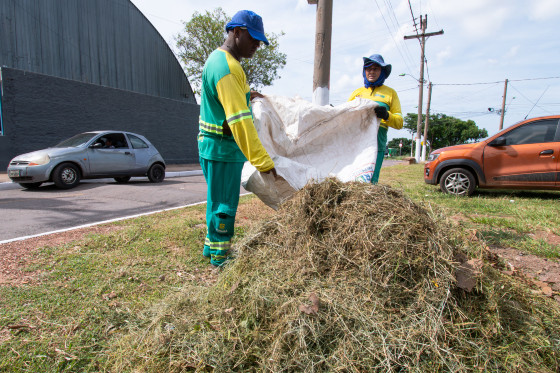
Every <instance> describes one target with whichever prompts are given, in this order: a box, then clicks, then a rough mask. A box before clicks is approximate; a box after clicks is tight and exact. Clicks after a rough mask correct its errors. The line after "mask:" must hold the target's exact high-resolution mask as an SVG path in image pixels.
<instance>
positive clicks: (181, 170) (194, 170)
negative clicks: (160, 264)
mask: <svg viewBox="0 0 560 373" xmlns="http://www.w3.org/2000/svg"><path fill="white" fill-rule="evenodd" d="M190 175H202V169H201V168H200V164H198V163H192V164H168V165H166V168H165V177H180V176H190ZM10 182H12V181H11V180H10V178H9V177H8V174H7V172H6V170H2V171H0V183H10Z"/></svg>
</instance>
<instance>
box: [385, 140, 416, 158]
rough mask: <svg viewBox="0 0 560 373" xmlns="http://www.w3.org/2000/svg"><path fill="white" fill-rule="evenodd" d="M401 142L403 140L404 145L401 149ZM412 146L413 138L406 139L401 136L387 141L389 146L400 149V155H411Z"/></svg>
mask: <svg viewBox="0 0 560 373" xmlns="http://www.w3.org/2000/svg"><path fill="white" fill-rule="evenodd" d="M401 142H402V144H403V146H402V149H399V148H400V146H399V144H400V143H401ZM411 146H412V140H411V139H406V138H404V137H399V138H397V139H392V140H389V142H388V143H387V148H396V149H398V154H399V155H410V150H411Z"/></svg>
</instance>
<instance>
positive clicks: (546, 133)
mask: <svg viewBox="0 0 560 373" xmlns="http://www.w3.org/2000/svg"><path fill="white" fill-rule="evenodd" d="M557 128H558V119H549V120H540V121H538V122H532V123H527V124H525V125H523V126H521V127H518V128H516V129H514V130H512V131H510V132H508V133H506V134H505V135H503V137H505V139H506V145H523V144H537V143H543V142H553V141H554V135H555V134H556V129H557Z"/></svg>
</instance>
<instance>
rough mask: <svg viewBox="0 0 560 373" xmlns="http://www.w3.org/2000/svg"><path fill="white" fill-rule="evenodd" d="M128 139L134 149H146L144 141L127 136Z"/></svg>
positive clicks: (146, 145)
mask: <svg viewBox="0 0 560 373" xmlns="http://www.w3.org/2000/svg"><path fill="white" fill-rule="evenodd" d="M128 138H129V139H130V142H131V143H132V147H133V148H134V149H143V148H147V147H148V144H146V143H145V142H144V140H142V139H141V138H140V137H138V136H134V135H131V134H128Z"/></svg>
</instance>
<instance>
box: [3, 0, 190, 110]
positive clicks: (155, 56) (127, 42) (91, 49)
mask: <svg viewBox="0 0 560 373" xmlns="http://www.w3.org/2000/svg"><path fill="white" fill-rule="evenodd" d="M0 65H1V66H6V67H11V68H15V69H20V70H24V71H31V72H35V73H40V74H46V75H52V76H56V77H60V78H65V79H71V80H76V81H81V82H85V83H92V84H97V85H102V86H107V87H112V88H117V89H123V90H127V91H132V92H137V93H143V94H147V95H153V96H158V97H164V98H170V99H175V100H183V101H187V102H191V103H196V99H195V98H194V95H193V92H192V89H191V86H190V84H189V82H188V80H187V77H186V76H185V73H184V72H183V69H182V67H181V65H180V64H179V62H178V61H177V58H176V57H175V55H174V54H173V52H172V51H171V49H170V48H169V46H168V45H167V43H166V42H165V40H164V39H163V38H162V37H161V35H160V34H159V33H158V32H157V30H156V29H155V28H154V27H153V25H152V24H151V23H150V22H149V21H148V20H147V19H146V18H145V17H144V15H143V14H142V13H141V12H140V11H139V10H138V9H137V8H136V7H135V6H134V5H133V4H132V3H131V2H130V1H129V0H2V1H0Z"/></svg>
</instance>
